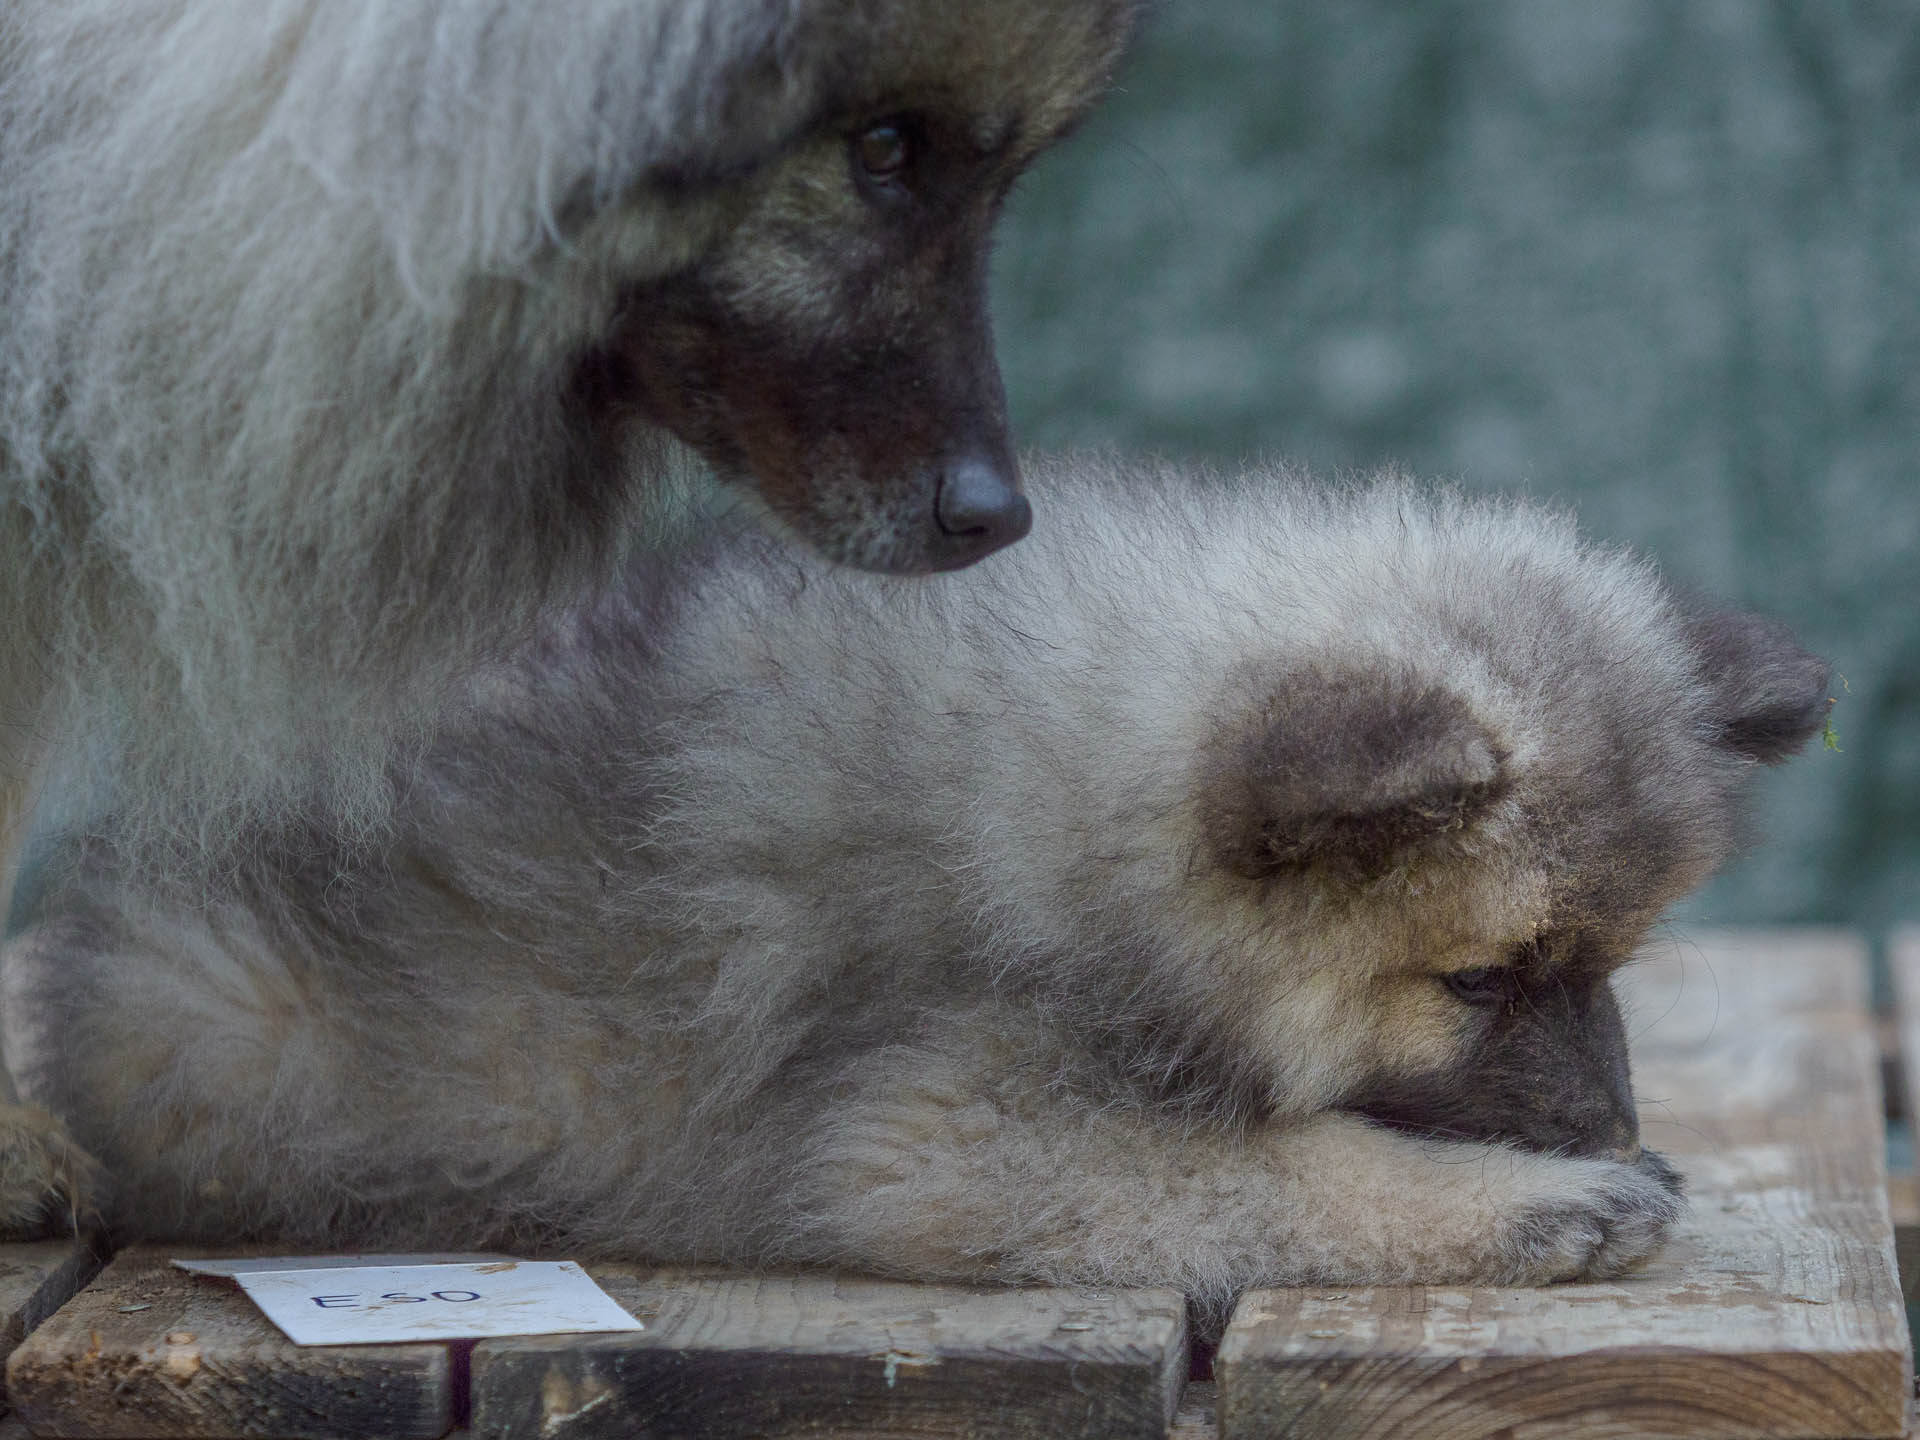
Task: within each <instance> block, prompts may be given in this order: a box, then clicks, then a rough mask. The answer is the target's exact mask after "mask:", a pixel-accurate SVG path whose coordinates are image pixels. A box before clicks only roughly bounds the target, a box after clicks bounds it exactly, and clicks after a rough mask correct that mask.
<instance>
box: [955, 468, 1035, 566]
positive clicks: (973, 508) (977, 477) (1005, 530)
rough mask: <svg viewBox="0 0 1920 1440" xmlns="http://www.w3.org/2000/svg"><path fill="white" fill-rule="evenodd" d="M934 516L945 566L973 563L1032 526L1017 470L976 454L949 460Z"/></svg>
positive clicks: (1009, 542)
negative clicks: (938, 528)
mask: <svg viewBox="0 0 1920 1440" xmlns="http://www.w3.org/2000/svg"><path fill="white" fill-rule="evenodd" d="M933 516H934V519H935V520H936V521H937V522H938V523H939V526H940V535H941V545H940V553H939V556H938V557H937V563H938V567H939V568H940V569H942V570H957V569H959V568H960V567H961V566H962V565H971V564H972V563H973V562H974V561H976V560H978V559H980V558H981V557H982V556H984V555H991V554H992V553H993V552H994V551H996V550H998V549H1000V548H1001V547H1002V546H1003V545H1011V544H1012V543H1013V542H1014V541H1016V540H1018V539H1019V538H1020V537H1021V536H1023V535H1025V534H1026V533H1027V531H1029V530H1031V529H1032V528H1033V507H1032V506H1031V505H1029V504H1028V503H1027V497H1026V496H1024V495H1022V494H1021V493H1020V482H1019V476H1018V473H1017V472H1016V471H1015V470H1014V469H1013V467H1012V466H1011V465H1010V464H1009V465H996V464H994V463H993V462H992V461H990V460H987V459H984V458H982V457H980V456H977V455H969V456H967V457H965V458H964V459H960V460H954V461H951V462H949V463H948V465H947V466H946V468H945V469H944V470H943V471H942V472H941V475H940V487H939V489H938V490H936V491H935V492H934V497H933Z"/></svg>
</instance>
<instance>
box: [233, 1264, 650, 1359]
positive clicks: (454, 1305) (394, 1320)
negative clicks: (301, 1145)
mask: <svg viewBox="0 0 1920 1440" xmlns="http://www.w3.org/2000/svg"><path fill="white" fill-rule="evenodd" d="M233 1279H234V1280H236V1281H237V1282H239V1285H240V1288H241V1289H243V1290H245V1291H246V1292H247V1294H248V1295H250V1296H252V1297H253V1301H254V1303H255V1304H256V1305H258V1306H259V1307H260V1308H261V1310H262V1311H264V1312H265V1313H266V1316H267V1318H268V1319H269V1320H271V1321H273V1323H274V1324H275V1325H277V1326H279V1327H280V1329H281V1330H282V1331H284V1332H285V1333H286V1336H287V1338H288V1339H289V1340H291V1341H293V1343H294V1344H296V1345H374V1344H391V1343H393V1342H395V1341H406V1340H473V1339H484V1338H486V1337H488V1336H494V1335H563V1334H573V1333H578V1332H583V1331H614V1330H641V1329H644V1328H646V1327H644V1326H643V1325H641V1323H640V1322H639V1321H638V1320H636V1319H634V1318H633V1317H632V1316H631V1315H629V1314H627V1312H626V1311H624V1310H622V1309H621V1308H620V1307H619V1306H618V1305H616V1304H614V1302H613V1300H612V1298H611V1297H609V1296H608V1294H607V1293H606V1291H604V1290H602V1289H601V1288H600V1287H599V1286H598V1285H596V1284H594V1283H593V1279H592V1277H590V1276H589V1275H588V1274H587V1272H586V1271H584V1270H582V1269H581V1268H580V1267H579V1266H578V1265H576V1264H574V1263H573V1262H572V1261H570V1260H557V1261H556V1260H494V1261H485V1262H481V1263H478V1264H454V1265H447V1264H440V1265H360V1266H344V1267H343V1266H323V1267H316V1268H309V1269H301V1270H247V1271H242V1272H240V1273H239V1274H236V1275H234V1276H233Z"/></svg>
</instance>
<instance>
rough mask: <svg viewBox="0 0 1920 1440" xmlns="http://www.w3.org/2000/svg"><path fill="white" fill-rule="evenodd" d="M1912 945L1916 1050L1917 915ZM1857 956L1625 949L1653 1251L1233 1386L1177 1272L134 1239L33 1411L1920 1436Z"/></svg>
mask: <svg viewBox="0 0 1920 1440" xmlns="http://www.w3.org/2000/svg"><path fill="white" fill-rule="evenodd" d="M1894 959H1895V969H1896V972H1897V975H1898V977H1899V978H1900V979H1901V981H1902V982H1903V985H1904V989H1903V991H1902V993H1903V994H1904V995H1906V996H1911V997H1914V1001H1915V1003H1914V1005H1913V1006H1912V1007H1911V1008H1910V1009H1909V1011H1908V1012H1907V1013H1908V1014H1910V1015H1911V1016H1913V1017H1914V1019H1913V1020H1912V1021H1911V1023H1909V1024H1908V1025H1906V1026H1905V1027H1904V1033H1905V1035H1906V1039H1907V1044H1908V1053H1910V1054H1914V1055H1920V936H1916V937H1912V938H1910V939H1908V940H1903V941H1902V942H1900V943H1899V944H1897V945H1896V946H1895V947H1894ZM1864 960H1865V957H1864V952H1863V948H1862V947H1861V946H1860V944H1859V943H1858V942H1857V941H1855V940H1853V939H1851V938H1849V937H1848V936H1846V935H1843V934H1838V933H1827V932H1797V933H1777V932H1765V933H1752V934H1745V935H1741V934H1731V933H1729V934H1720V935H1714V936H1710V937H1705V938H1699V939H1676V940H1673V941H1670V942H1665V943H1663V944H1662V945H1660V946H1656V947H1655V948H1654V950H1653V951H1652V952H1651V953H1650V958H1649V959H1648V961H1647V962H1646V963H1645V964H1643V965H1640V966H1636V967H1635V968H1634V969H1633V970H1632V971H1631V972H1629V976H1628V977H1627V982H1626V988H1627V990H1628V991H1629V1006H1628V1008H1629V1013H1630V1016H1631V1018H1630V1026H1631V1028H1632V1029H1633V1031H1634V1032H1635V1040H1634V1045H1635V1056H1636V1071H1637V1088H1638V1090H1639V1092H1640V1093H1641V1094H1642V1096H1644V1097H1647V1098H1648V1099H1649V1100H1651V1101H1657V1102H1659V1103H1657V1104H1655V1105H1653V1106H1652V1108H1651V1109H1650V1110H1649V1112H1648V1114H1647V1117H1646V1120H1645V1135H1646V1139H1647V1142H1648V1143H1649V1144H1651V1145H1654V1146H1657V1147H1658V1148H1660V1149H1662V1150H1665V1151H1667V1152H1668V1153H1669V1154H1670V1155H1672V1156H1673V1157H1674V1158H1675V1159H1676V1161H1677V1162H1678V1163H1679V1164H1680V1166H1681V1168H1682V1169H1683V1170H1684V1171H1685V1172H1686V1174H1687V1176H1688V1179H1689V1183H1690V1187H1691V1193H1692V1197H1693V1211H1692V1214H1691V1216H1690V1217H1689V1218H1688V1220H1687V1221H1686V1222H1685V1223H1684V1224H1683V1225H1682V1226H1681V1227H1680V1229H1679V1231H1678V1233H1677V1234H1676V1236H1675V1238H1674V1240H1673V1242H1672V1243H1671V1244H1670V1245H1669V1247H1668V1248H1667V1250H1666V1252H1665V1253H1664V1254H1663V1255H1662V1256H1661V1257H1660V1258H1659V1259H1658V1260H1656V1261H1655V1262H1654V1263H1653V1264H1651V1265H1650V1266H1648V1267H1647V1269H1646V1270H1645V1271H1644V1272H1643V1273H1641V1274H1638V1275H1635V1276H1633V1277H1631V1278H1629V1279H1625V1280H1621V1281H1618V1282H1613V1283H1609V1284H1604V1285H1569V1286H1555V1287H1551V1288H1549V1289H1544V1290H1496V1289H1484V1290H1473V1289H1451V1288H1441V1287H1425V1288H1414V1289H1393V1290H1386V1289H1373V1290H1366V1289H1344V1290H1327V1289H1312V1290H1292V1291H1280V1290H1272V1291H1263V1292H1256V1293H1254V1294H1250V1295H1248V1296H1247V1297H1245V1299H1244V1300H1243V1301H1242V1303H1241V1305H1240V1307H1239V1310H1238V1312H1237V1314H1236V1316H1235V1319H1234V1323H1233V1325H1232V1327H1231V1328H1230V1330H1229V1332H1228V1334H1227V1337H1226V1339H1225V1341H1224V1343H1223V1344H1222V1346H1221V1349H1220V1352H1219V1356H1218V1360H1217V1364H1216V1366H1215V1375H1216V1381H1215V1383H1211V1384H1209V1383H1204V1382H1203V1383H1195V1384H1192V1385H1187V1386H1185V1389H1184V1392H1183V1389H1182V1382H1183V1381H1184V1379H1185V1376H1186V1374H1187V1369H1188V1337H1187V1332H1186V1327H1185V1321H1184V1317H1183V1313H1182V1305H1181V1303H1180V1299H1179V1297H1178V1296H1176V1295H1172V1294H1169V1293H1166V1292H1117V1293H1116V1292H1099V1293H1087V1292H1074V1291H1018V1292H988V1293H978V1292H967V1291H960V1290H949V1289H939V1288H933V1287H916V1286H904V1285H893V1284H885V1283H881V1282H874V1281H861V1280H846V1279H836V1278H834V1277H827V1276H806V1277H798V1278H795V1277H784V1278H783V1277H746V1276H737V1275H732V1276H729V1275H719V1274H708V1273H694V1272H670V1271H656V1270H649V1269H634V1268H619V1267H614V1268H603V1269H600V1270H598V1271H596V1274H597V1275H599V1277H600V1278H601V1279H602V1281H603V1283H604V1284H605V1286H606V1288H607V1289H608V1290H609V1291H610V1292H611V1293H612V1294H613V1295H614V1296H615V1298H616V1299H618V1300H619V1301H620V1302H621V1303H622V1304H624V1305H626V1306H627V1307H628V1308H629V1309H630V1310H632V1311H633V1312H634V1313H636V1314H638V1315H640V1316H641V1318H642V1319H645V1320H646V1321H647V1322H648V1329H647V1330H646V1331H644V1332H641V1333H640V1334H637V1335H603V1336H581V1337H557V1338H547V1339H539V1340H531V1339H530V1340H510V1341H488V1342H484V1343H482V1344H480V1345H477V1346H446V1345H409V1346H394V1347H358V1348H342V1349H313V1348H309V1349H297V1348H296V1347H293V1346H291V1345H289V1344H287V1343H286V1342H285V1341H283V1340H282V1339H281V1338H280V1337H279V1335H278V1332H277V1331H275V1330H273V1329H272V1327H271V1326H269V1325H268V1324H267V1323H266V1322H265V1321H264V1320H263V1319H262V1318H261V1317H260V1316H259V1315H258V1314H257V1312H255V1311H254V1310H253V1308H252V1306H251V1304H250V1303H249V1302H247V1301H246V1300H245V1299H244V1297H242V1296H241V1295H240V1294H239V1292H238V1291H237V1290H235V1289H233V1288H232V1287H231V1286H230V1285H229V1284H228V1283H227V1282H222V1281H217V1280H208V1279H196V1278H192V1277H189V1276H187V1275H184V1274H182V1273H180V1272H177V1271H174V1270H172V1269H170V1268H169V1267H168V1266H166V1265H165V1264H164V1260H165V1258H166V1256H165V1255H164V1254H161V1253H157V1252H142V1251H130V1252H125V1253H123V1254H122V1255H121V1256H119V1257H117V1258H116V1259H115V1260H114V1262H113V1264H112V1265H111V1266H110V1267H109V1268H108V1269H107V1270H106V1271H105V1272H104V1273H102V1274H101V1275H99V1276H98V1278H96V1279H94V1280H93V1281H92V1283H91V1284H87V1285H86V1286H85V1288H84V1289H82V1290H80V1292H79V1293H78V1294H77V1295H75V1296H74V1298H73V1299H71V1300H70V1301H69V1302H68V1303H67V1304H66V1305H65V1306H64V1307H63V1308H61V1309H60V1310H59V1312H58V1313H57V1314H55V1315H53V1316H52V1318H51V1319H48V1320H47V1321H46V1323H44V1324H42V1325H40V1327H39V1328H38V1329H37V1330H36V1331H35V1332H34V1334H33V1335H32V1336H31V1338H29V1339H28V1340H27V1341H26V1342H25V1343H24V1344H22V1345H21V1346H20V1348H19V1349H18V1350H17V1351H16V1352H15V1353H14V1355H13V1357H12V1359H11V1361H10V1362H9V1364H8V1367H7V1375H8V1384H9V1388H10V1392H11V1395H12V1397H13V1402H14V1404H15V1407H16V1411H17V1415H16V1418H15V1419H14V1420H12V1421H10V1422H6V1423H7V1424H8V1425H11V1426H14V1427H18V1426H20V1425H21V1424H22V1423H23V1422H24V1423H25V1424H27V1425H30V1426H31V1427H32V1429H33V1433H35V1434H41V1435H71V1436H139V1435H156V1436H158V1435H168V1436H204V1437H214V1436H222V1437H224V1436H239V1435H279V1436H290V1437H291V1436H312V1437H331V1436H339V1437H343V1440H345V1437H373V1436H380V1437H388V1436H391V1437H399V1436H403V1435H404V1436H430V1435H438V1434H441V1433H443V1432H445V1431H446V1430H447V1428H448V1427H449V1426H454V1425H459V1426H462V1427H470V1434H471V1435H473V1436H486V1437H489V1440H495V1437H497V1440H508V1437H520V1436H526V1437H539V1440H597V1437H608V1440H611V1437H625V1436H629V1435H656V1434H657V1435H674V1436H686V1437H715V1440H718V1437H723V1436H724V1437H734V1436H749V1435H753V1436H759V1435H799V1434H805V1435H809V1436H834V1435H846V1436H853V1435H860V1436H900V1437H908V1436H912V1437H937V1436H995V1437H1022V1436H1033V1437H1041V1436H1044V1437H1048V1440H1054V1437H1066V1436H1075V1435H1086V1436H1099V1437H1109V1436H1111V1437H1131V1436H1138V1437H1141V1440H1160V1437H1163V1436H1166V1437H1174V1436H1177V1437H1180V1440H1216V1437H1222V1436H1224V1437H1226V1440H1250V1437H1255V1436H1268V1435H1304V1436H1314V1437H1344V1436H1369V1437H1376V1436H1377V1437H1386V1436H1419V1437H1423V1440H1426V1437H1432V1440H1445V1437H1454V1436H1459V1437H1467V1436H1493V1435H1498V1436H1504V1437H1513V1440H1526V1437H1533V1436H1548V1435H1552V1436H1628V1435H1636V1436H1652V1435H1700V1436H1752V1437H1771V1436H1802V1437H1842V1436H1848V1437H1854V1436H1858V1437H1867V1436H1893V1435H1900V1434H1903V1433H1905V1430H1906V1426H1907V1417H1908V1405H1909V1397H1910V1396H1911V1393H1912V1388H1913V1387H1912V1373H1913V1371H1912V1362H1911V1352H1910V1345H1909V1340H1908V1335H1907V1328H1906V1318H1905V1312H1904V1309H1903V1305H1902V1294H1901V1289H1900V1285H1899V1282H1898V1278H1897V1275H1896V1271H1895V1262H1894V1255H1895V1231H1894V1226H1893V1222H1892V1219H1891V1215H1890V1211H1889V1206H1888V1180H1887V1175H1886V1172H1885V1165H1884V1131H1883V1120H1882V1115H1883V1092H1882V1083H1881V1065H1882V1059H1881V1046H1880V1043H1879V1036H1880V1034H1881V1033H1883V1032H1884V1033H1887V1034H1891V1033H1893V1032H1894V1031H1896V1030H1901V1029H1902V1027H1901V1026H1899V1025H1897V1024H1893V1023H1891V1022H1888V1023H1884V1024H1881V1025H1879V1026H1878V1028H1877V1026H1876V1020H1875V1018H1874V1017H1873V1016H1872V1015H1870V1014H1869V1010H1868V1004H1867V986H1866V978H1865V974H1866V972H1865V966H1864ZM1909 1073H1910V1074H1913V1075H1917V1076H1920V1066H1916V1067H1913V1069H1912V1071H1910V1072H1909ZM1904 1103H1906V1104H1907V1107H1908V1113H1916V1111H1915V1105H1914V1103H1913V1102H1912V1101H1905V1102H1904ZM1906 1185H1907V1188H1906V1189H1905V1190H1904V1191H1903V1190H1902V1188H1901V1182H1900V1181H1898V1180H1896V1183H1895V1186H1894V1194H1895V1196H1896V1198H1900V1197H1902V1196H1903V1195H1904V1196H1905V1197H1907V1198H1908V1199H1911V1197H1912V1193H1913V1192H1912V1186H1911V1182H1910V1181H1908V1182H1906ZM1913 1208H1914V1210H1915V1212H1916V1213H1915V1214H1914V1218H1915V1220H1916V1221H1920V1206H1915V1207H1913ZM1901 1240H1902V1243H1907V1242H1909V1241H1914V1242H1920V1224H1917V1225H1916V1226H1915V1227H1914V1231H1913V1233H1912V1234H1911V1235H1909V1234H1905V1233H1903V1234H1902V1236H1901ZM1914 1248H1915V1250H1916V1253H1920V1243H1916V1244H1915V1247H1914ZM21 1253H22V1258H23V1263H24V1259H25V1252H21ZM34 1253H35V1254H37V1255H38V1256H39V1260H38V1261H37V1262H36V1263H37V1264H38V1265H39V1267H40V1268H39V1269H38V1270H34V1269H32V1268H31V1267H29V1268H28V1269H26V1270H23V1271H21V1272H20V1273H21V1274H23V1275H25V1276H27V1277H29V1278H28V1279H27V1280H23V1281H22V1287H24V1288H23V1289H22V1288H21V1287H16V1288H17V1289H18V1290H20V1293H26V1292H31V1294H32V1296H33V1297H36V1298H33V1299H32V1300H31V1301H30V1302H29V1303H25V1304H23V1303H21V1302H20V1301H19V1300H18V1299H10V1300H7V1301H6V1303H7V1304H9V1305H11V1307H12V1308H11V1309H10V1310H8V1311H7V1313H8V1314H11V1315H13V1316H14V1317H15V1319H16V1323H17V1325H18V1326H19V1327H20V1328H25V1327H26V1326H27V1325H28V1324H29V1322H30V1321H32V1320H33V1319H35V1318H37V1316H38V1315H39V1314H40V1313H44V1312H45V1311H46V1310H47V1309H49V1308H50V1307H51V1301H52V1300H53V1299H55V1298H58V1295H57V1292H58V1289H59V1288H60V1287H62V1286H64V1287H67V1288H73V1287H75V1286H78V1285H80V1284H81V1283H83V1282H84V1280H85V1275H84V1272H83V1270H82V1269H81V1268H80V1266H79V1264H78V1262H74V1263H71V1264H69V1263H68V1262H67V1261H66V1259H65V1258H64V1254H63V1252H61V1251H60V1250H59V1247H52V1248H47V1247H42V1248H41V1249H39V1250H38V1251H36V1252H34ZM62 1265H66V1266H67V1268H66V1269H62V1268H61V1266H62ZM0 1273H3V1267H0ZM34 1275H38V1276H40V1277H41V1278H40V1279H38V1280H33V1279H31V1277H32V1276H34ZM49 1286H52V1287H53V1288H52V1289H51V1290H50V1289H49ZM4 1293H5V1292H0V1295H4ZM36 1307H37V1309H36ZM20 1433H22V1432H19V1431H18V1430H17V1428H16V1434H15V1435H9V1434H8V1432H7V1430H6V1429H5V1428H0V1440H16V1436H17V1435H18V1434H20Z"/></svg>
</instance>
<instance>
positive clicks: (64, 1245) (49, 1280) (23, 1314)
mask: <svg viewBox="0 0 1920 1440" xmlns="http://www.w3.org/2000/svg"><path fill="white" fill-rule="evenodd" d="M100 1265H101V1260H100V1257H99V1256H98V1255H96V1254H94V1252H93V1251H92V1250H91V1249H89V1248H88V1247H87V1246H86V1245H84V1244H82V1243H80V1242H79V1241H77V1240H71V1239H69V1240H35V1241H28V1242H25V1243H20V1244H11V1245H0V1361H4V1360H5V1358H6V1357H7V1356H8V1355H10V1354H11V1353H13V1351H14V1349H15V1347H17V1346H18V1345H19V1344H20V1342H21V1341H22V1340H24V1339H26V1337H27V1336H28V1335H29V1334H30V1333H31V1332H32V1331H33V1330H35V1329H36V1328H38V1326H39V1325H40V1323H41V1322H42V1321H44V1320H45V1319H46V1318H47V1317H48V1316H49V1315H51V1314H53V1312H54V1311H56V1310H58V1309H59V1308H60V1307H61V1306H62V1305H64V1304H66V1303H67V1301H69V1300H71V1299H72V1298H73V1297H74V1295H75V1294H77V1293H78V1292H79V1290H80V1287H81V1286H83V1285H85V1284H86V1283H87V1282H88V1281H89V1280H91V1279H92V1278H93V1277H94V1276H95V1275H97V1274H99V1273H100ZM5 1401H6V1391H5V1388H4V1384H0V1413H4V1411H5Z"/></svg>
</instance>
